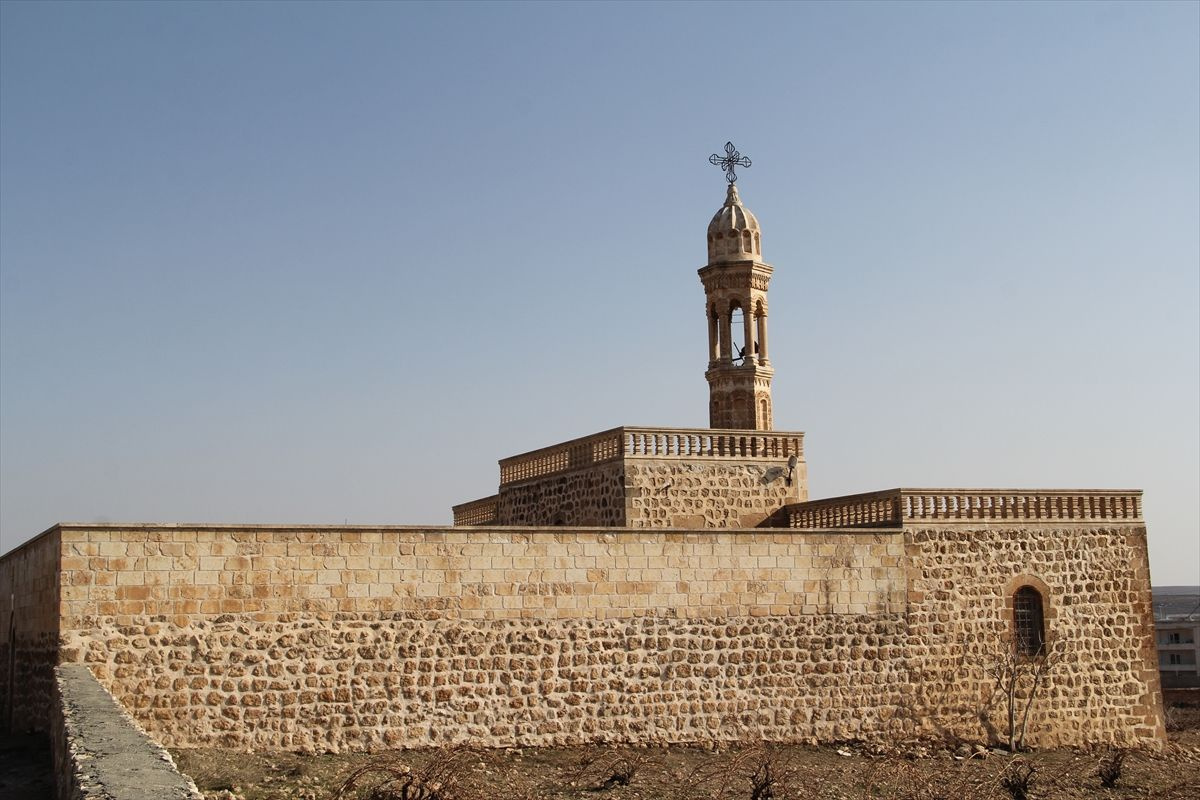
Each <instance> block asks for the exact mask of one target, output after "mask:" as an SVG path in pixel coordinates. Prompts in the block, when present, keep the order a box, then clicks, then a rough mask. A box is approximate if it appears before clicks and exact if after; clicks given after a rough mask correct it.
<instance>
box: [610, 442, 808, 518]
mask: <svg viewBox="0 0 1200 800" xmlns="http://www.w3.org/2000/svg"><path fill="white" fill-rule="evenodd" d="M786 469H787V459H782V460H780V461H779V462H778V463H771V462H769V461H763V460H747V461H727V460H720V461H704V460H699V459H697V460H694V461H687V460H681V459H671V460H662V461H659V460H650V459H629V460H628V461H627V462H626V465H625V485H626V487H627V489H626V497H627V499H626V506H625V507H626V510H625V520H626V522H625V524H626V525H628V526H629V527H631V528H754V527H757V526H758V525H760V524H761V523H762V522H763V521H764V520H766V519H767V518H768V517H770V516H771V515H772V514H773V513H774V512H776V511H777V510H778V509H780V508H782V507H783V506H785V505H788V504H789V503H796V502H799V501H800V500H804V499H807V497H806V496H804V497H802V496H801V495H802V494H806V493H805V487H807V485H808V480H807V474H806V473H805V464H804V462H803V461H801V462H800V463H798V464H797V465H796V471H795V474H794V475H793V476H792V484H791V486H788V485H787V482H786V480H785V479H784V473H785V471H786Z"/></svg>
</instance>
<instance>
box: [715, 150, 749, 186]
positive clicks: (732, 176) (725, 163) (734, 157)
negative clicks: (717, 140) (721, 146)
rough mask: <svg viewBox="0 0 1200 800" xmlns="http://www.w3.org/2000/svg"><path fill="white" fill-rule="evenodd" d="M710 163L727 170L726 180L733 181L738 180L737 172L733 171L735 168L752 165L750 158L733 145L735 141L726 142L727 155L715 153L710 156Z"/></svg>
mask: <svg viewBox="0 0 1200 800" xmlns="http://www.w3.org/2000/svg"><path fill="white" fill-rule="evenodd" d="M708 163H710V164H712V165H713V166H714V167H720V168H721V169H723V170H725V180H727V181H729V182H730V183H733V182H734V181H736V180H737V173H736V172H734V171H733V170H734V168H735V167H748V166H750V159H748V158H746V157H745V156H744V155H742V154H741V153H739V152H738V151H737V148H735V147H734V146H733V142H726V143H725V155H724V156H721V155H719V154H717V153H713V154H712V155H711V156H709V157H708Z"/></svg>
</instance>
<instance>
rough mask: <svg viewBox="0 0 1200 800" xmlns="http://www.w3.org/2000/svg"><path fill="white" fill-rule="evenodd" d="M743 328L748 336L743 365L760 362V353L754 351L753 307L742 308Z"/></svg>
mask: <svg viewBox="0 0 1200 800" xmlns="http://www.w3.org/2000/svg"><path fill="white" fill-rule="evenodd" d="M742 328H743V329H744V330H745V337H746V358H745V360H744V361H742V366H745V365H746V364H755V363H757V362H758V354H757V353H755V352H754V310H753V309H752V308H747V307H743V308H742Z"/></svg>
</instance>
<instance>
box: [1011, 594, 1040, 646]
mask: <svg viewBox="0 0 1200 800" xmlns="http://www.w3.org/2000/svg"><path fill="white" fill-rule="evenodd" d="M1013 641H1014V644H1015V645H1016V648H1017V655H1021V656H1036V655H1037V654H1039V653H1040V652H1042V647H1043V646H1044V645H1045V644H1046V617H1045V613H1044V610H1043V608H1042V595H1041V594H1040V593H1039V592H1038V590H1037V589H1035V588H1033V587H1032V586H1022V587H1021V588H1020V589H1017V592H1016V594H1014V595H1013Z"/></svg>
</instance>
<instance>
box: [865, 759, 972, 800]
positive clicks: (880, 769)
mask: <svg viewBox="0 0 1200 800" xmlns="http://www.w3.org/2000/svg"><path fill="white" fill-rule="evenodd" d="M993 789H995V779H993V778H989V777H988V776H987V775H986V774H981V773H980V772H978V771H972V770H968V769H967V768H966V762H963V763H962V764H957V765H955V766H953V767H948V768H946V769H945V770H943V771H941V772H939V773H938V774H937V776H936V778H930V777H929V776H928V775H927V774H926V773H925V771H923V770H922V768H921V766H919V765H918V764H917V763H914V762H913V761H911V760H909V759H905V758H896V757H894V756H893V757H888V758H883V759H880V760H879V761H877V762H876V763H875V765H874V766H873V767H872V769H871V771H870V773H869V775H868V778H867V782H866V788H865V790H864V792H863V797H873V798H887V800H963V798H968V797H972V798H979V797H987V796H989V794H990V792H991V791H992V790H993Z"/></svg>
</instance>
